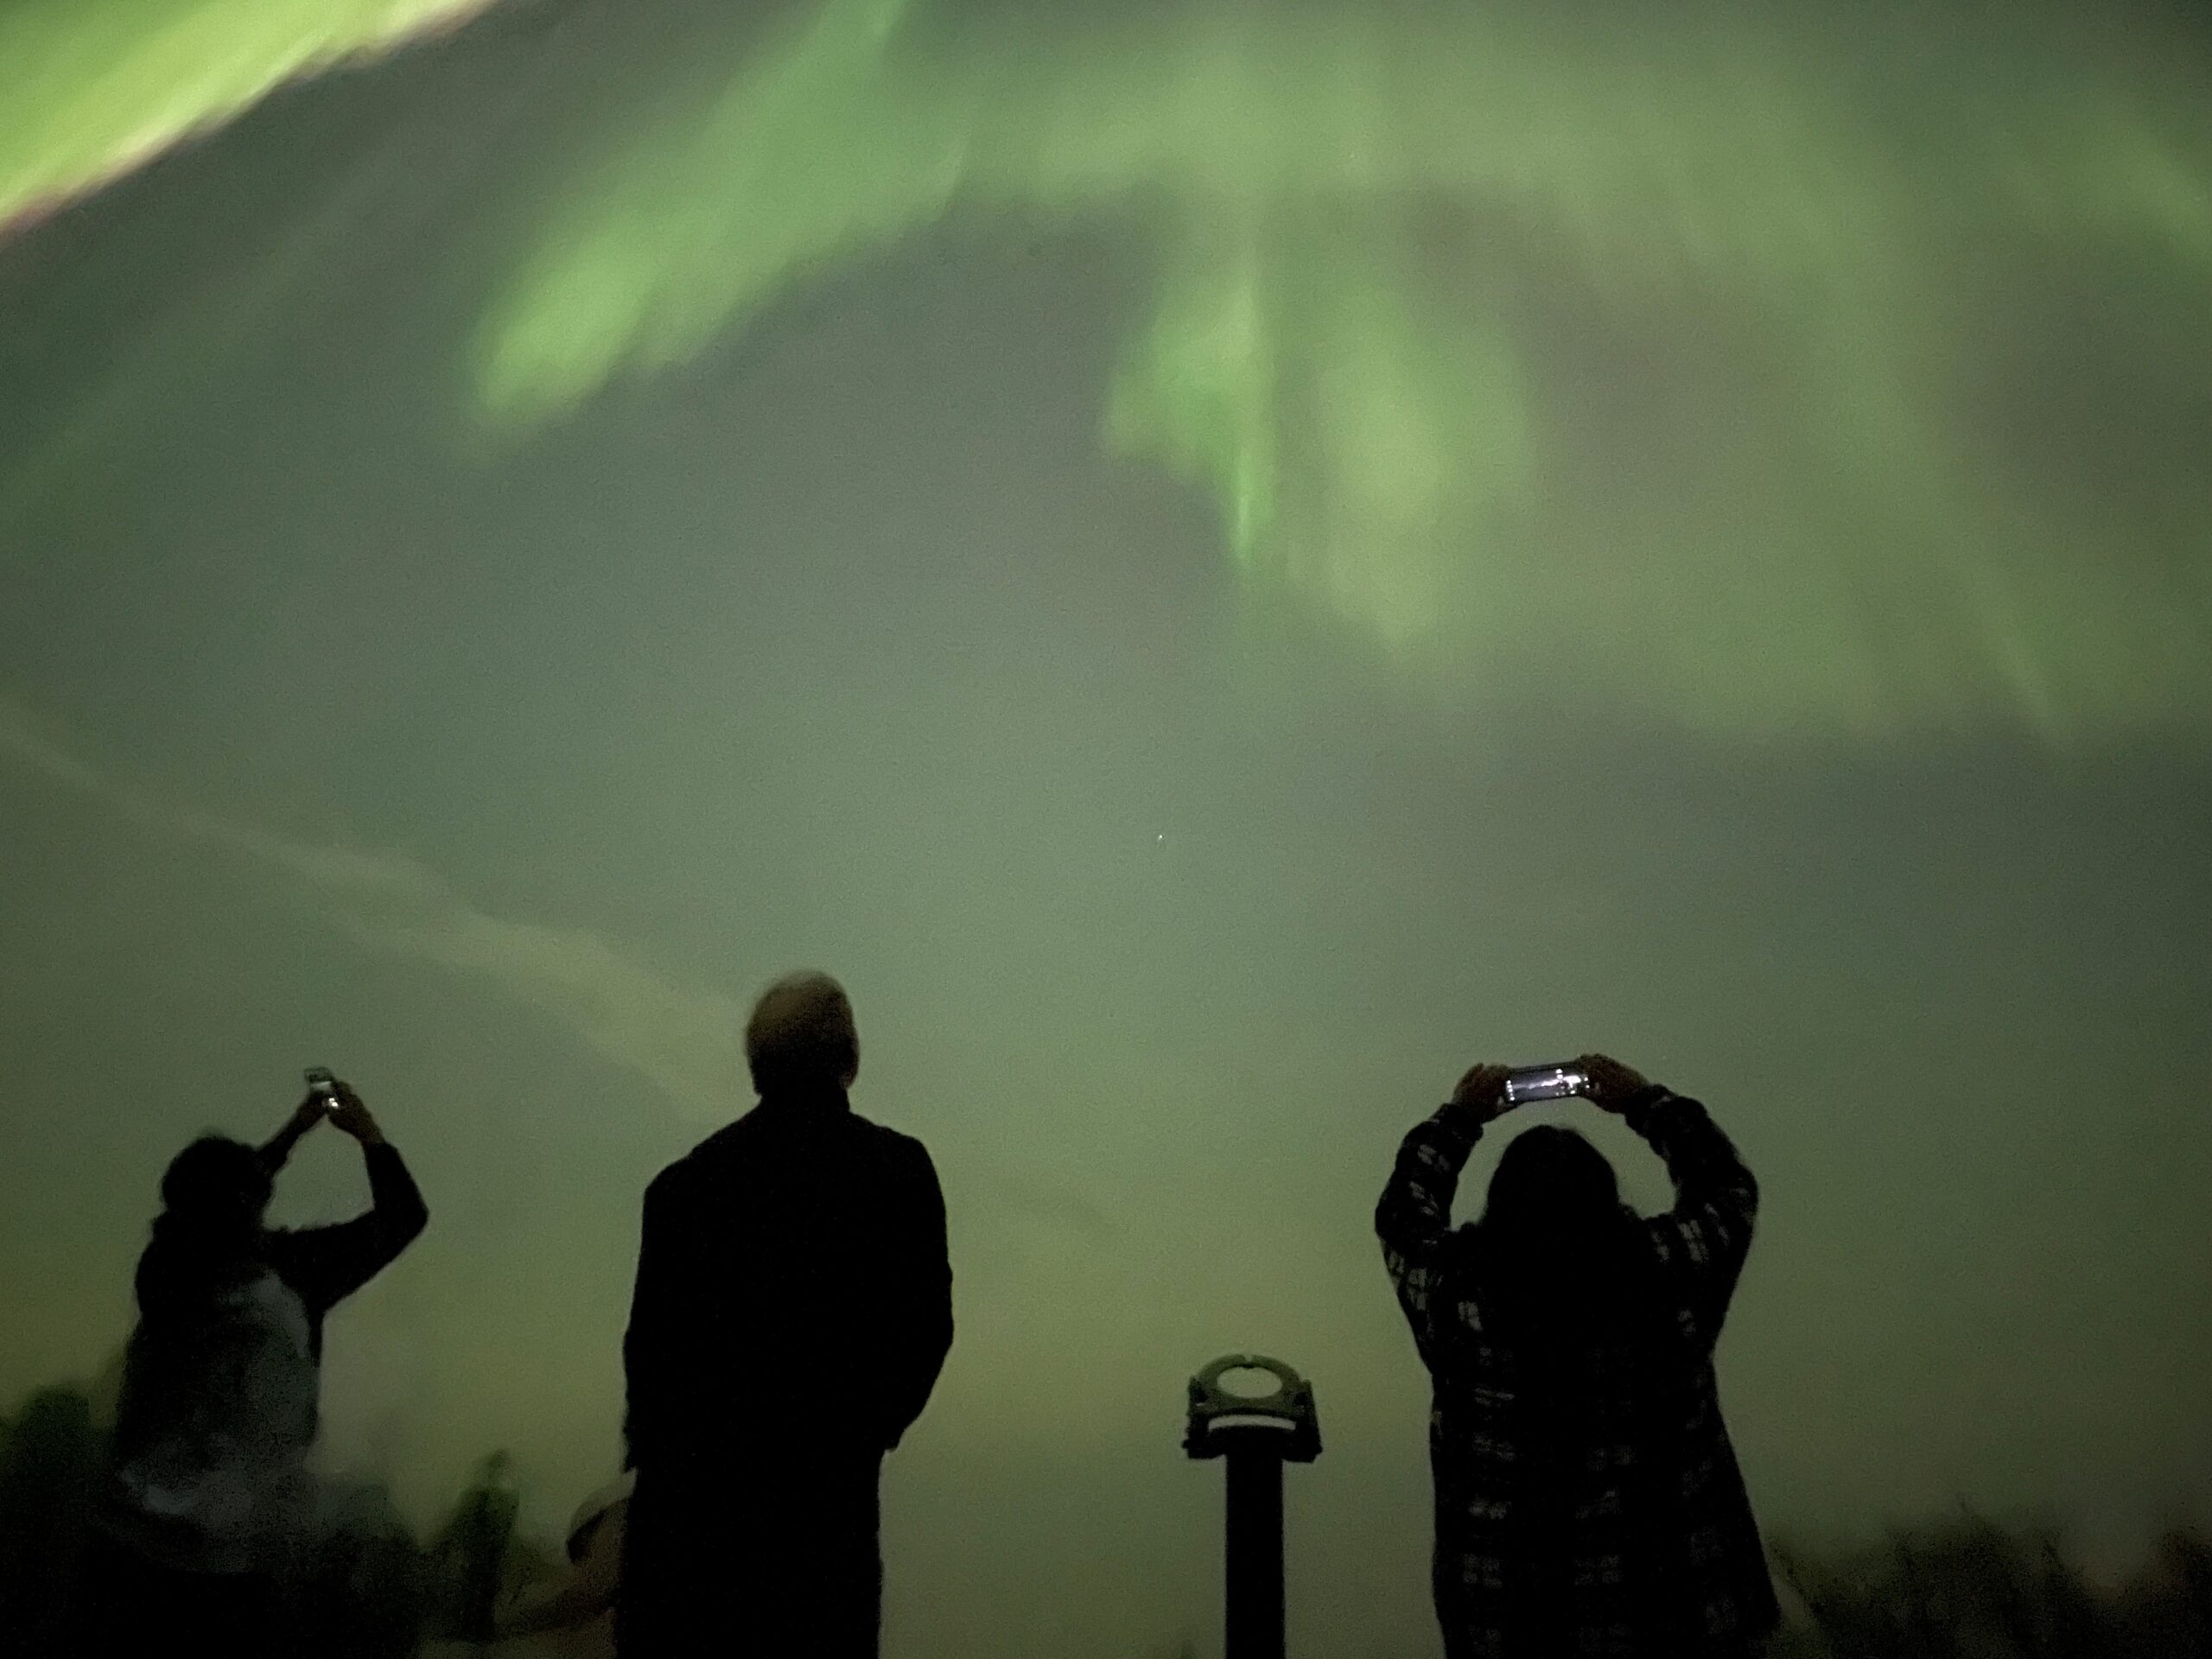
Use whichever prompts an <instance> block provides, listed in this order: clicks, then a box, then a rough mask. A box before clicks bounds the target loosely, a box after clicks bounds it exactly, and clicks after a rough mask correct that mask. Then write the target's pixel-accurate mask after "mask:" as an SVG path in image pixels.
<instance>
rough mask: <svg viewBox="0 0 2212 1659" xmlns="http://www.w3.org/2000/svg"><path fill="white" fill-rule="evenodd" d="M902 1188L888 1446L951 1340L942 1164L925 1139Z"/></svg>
mask: <svg viewBox="0 0 2212 1659" xmlns="http://www.w3.org/2000/svg"><path fill="white" fill-rule="evenodd" d="M911 1144H912V1148H913V1152H912V1162H911V1164H910V1165H909V1166H908V1167H907V1168H906V1171H905V1172H904V1173H903V1177H902V1179H901V1180H900V1182H899V1186H898V1188H897V1189H896V1190H897V1192H898V1193H899V1204H898V1213H897V1215H896V1217H894V1225H893V1228H892V1230H891V1234H890V1247H891V1254H890V1259H889V1261H888V1262H886V1263H885V1267H886V1277H887V1284H886V1289H887V1299H886V1300H887V1306H886V1318H887V1325H888V1326H889V1330H888V1332H887V1335H888V1338H889V1344H890V1350H891V1353H890V1358H891V1367H890V1369H891V1378H892V1380H891V1384H890V1387H889V1389H887V1398H886V1401H885V1433H884V1446H885V1448H886V1449H887V1450H888V1449H890V1448H891V1447H893V1446H897V1445H898V1444H899V1440H900V1438H901V1437H902V1436H903V1435H905V1433H906V1431H907V1430H908V1429H909V1428H911V1427H913V1423H914V1420H915V1419H916V1418H918V1417H919V1416H920V1415H921V1414H922V1408H923V1407H924V1406H925V1405H927V1404H928V1403H929V1398H930V1391H931V1389H934V1388H936V1387H937V1379H938V1372H940V1371H941V1370H944V1357H945V1355H946V1354H947V1353H949V1352H950V1351H951V1348H952V1262H951V1259H950V1253H949V1251H948V1249H947V1247H946V1243H945V1229H944V1190H943V1189H942V1188H941V1187H940V1186H939V1185H938V1179H937V1166H936V1165H934V1164H932V1163H931V1161H930V1155H929V1153H928V1151H927V1150H926V1149H925V1147H923V1146H922V1144H921V1143H920V1142H919V1141H914V1142H912V1143H911Z"/></svg>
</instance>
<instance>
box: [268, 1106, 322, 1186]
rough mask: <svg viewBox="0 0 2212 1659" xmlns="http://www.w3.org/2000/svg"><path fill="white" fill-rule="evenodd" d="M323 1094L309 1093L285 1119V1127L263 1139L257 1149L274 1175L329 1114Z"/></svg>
mask: <svg viewBox="0 0 2212 1659" xmlns="http://www.w3.org/2000/svg"><path fill="white" fill-rule="evenodd" d="M325 1116H327V1111H326V1109H325V1107H324V1104H323V1099H322V1096H321V1095H309V1096H308V1097H307V1098H306V1099H305V1100H302V1102H301V1103H299V1104H298V1105H297V1106H296V1107H294V1108H293V1109H292V1115H291V1116H289V1117H288V1118H286V1119H285V1120H284V1127H283V1128H281V1129H279V1130H277V1133H276V1134H274V1135H270V1137H269V1138H268V1139H267V1140H266V1141H263V1142H262V1143H261V1145H260V1146H259V1147H257V1152H258V1153H259V1154H260V1157H261V1166H262V1167H263V1168H264V1169H265V1170H267V1171H268V1172H269V1173H270V1174H271V1175H274V1174H275V1173H277V1171H278V1170H280V1169H282V1168H283V1167H284V1166H285V1165H286V1164H287V1163H289V1162H290V1161H291V1157H292V1148H293V1147H296V1146H297V1145H299V1144H300V1141H302V1139H303V1138H304V1137H305V1136H306V1135H307V1133H308V1130H310V1129H312V1128H315V1125H316V1124H318V1123H320V1122H322V1121H323V1119H324V1117H325Z"/></svg>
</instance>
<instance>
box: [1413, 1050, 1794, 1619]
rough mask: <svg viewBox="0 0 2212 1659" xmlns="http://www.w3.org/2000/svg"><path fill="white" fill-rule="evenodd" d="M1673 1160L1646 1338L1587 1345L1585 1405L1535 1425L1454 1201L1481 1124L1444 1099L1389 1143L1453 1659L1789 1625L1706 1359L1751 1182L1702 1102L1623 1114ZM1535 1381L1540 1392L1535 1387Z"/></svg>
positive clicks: (1582, 1376) (1749, 1205)
mask: <svg viewBox="0 0 2212 1659" xmlns="http://www.w3.org/2000/svg"><path fill="white" fill-rule="evenodd" d="M1621 1116H1622V1117H1623V1119H1624V1121H1625V1122H1627V1124H1628V1126H1629V1127H1630V1128H1631V1129H1633V1130H1635V1131H1636V1133H1637V1134H1638V1135H1642V1136H1643V1138H1644V1139H1645V1140H1646V1141H1649V1142H1650V1144H1651V1146H1652V1148H1653V1150H1655V1151H1656V1152H1657V1153H1658V1154H1659V1156H1660V1157H1661V1158H1662V1159H1663V1160H1665V1162H1666V1166H1667V1170H1668V1173H1669V1175H1670V1176H1671V1177H1672V1178H1673V1179H1674V1182H1675V1195H1676V1203H1675V1207H1674V1208H1673V1209H1672V1210H1670V1211H1668V1212H1667V1213H1665V1214H1664V1215H1661V1216H1656V1217H1651V1218H1649V1220H1646V1221H1643V1222H1642V1223H1641V1224H1640V1227H1638V1228H1637V1230H1636V1233H1635V1235H1634V1236H1635V1237H1636V1238H1637V1243H1638V1246H1639V1247H1640V1248H1642V1249H1647V1250H1648V1251H1649V1255H1650V1259H1651V1264H1652V1265H1653V1266H1654V1267H1655V1268H1656V1283H1657V1284H1658V1285H1659V1286H1660V1287H1661V1292H1660V1294H1662V1295H1664V1296H1665V1298H1666V1306H1665V1307H1664V1309H1663V1310H1662V1313H1664V1314H1666V1315H1670V1316H1671V1318H1663V1317H1662V1319H1659V1320H1658V1321H1657V1322H1656V1329H1657V1330H1658V1331H1659V1332H1661V1333H1662V1334H1661V1335H1660V1336H1659V1337H1657V1338H1652V1337H1645V1338H1636V1339H1633V1340H1630V1339H1625V1338H1624V1339H1622V1340H1619V1341H1616V1342H1614V1343H1612V1344H1611V1345H1609V1346H1606V1347H1605V1348H1602V1349H1599V1350H1596V1351H1590V1352H1587V1353H1584V1354H1581V1355H1580V1356H1578V1357H1577V1360H1576V1362H1575V1363H1577V1365H1578V1366H1579V1368H1580V1370H1579V1371H1578V1374H1577V1376H1575V1378H1574V1398H1575V1399H1576V1401H1577V1402H1578V1403H1577V1408H1576V1410H1575V1413H1574V1415H1573V1421H1571V1422H1570V1423H1569V1424H1568V1425H1567V1427H1565V1428H1564V1429H1562V1430H1560V1431H1559V1432H1558V1433H1556V1434H1555V1435H1553V1436H1549V1437H1547V1436H1546V1435H1544V1434H1543V1433H1541V1431H1540V1429H1539V1427H1538V1414H1537V1413H1536V1412H1535V1411H1534V1410H1532V1408H1531V1400H1532V1397H1535V1396H1534V1395H1532V1389H1531V1386H1530V1376H1529V1372H1530V1367H1529V1363H1527V1361H1526V1359H1525V1358H1524V1357H1523V1356H1522V1355H1520V1354H1518V1353H1516V1352H1515V1351H1513V1350H1512V1349H1511V1348H1510V1347H1509V1346H1507V1345H1506V1344H1503V1342H1501V1341H1500V1340H1498V1339H1497V1332H1496V1330H1495V1325H1494V1322H1493V1324H1492V1325H1490V1326H1486V1325H1485V1321H1484V1292H1483V1290H1482V1289H1481V1287H1480V1283H1479V1279H1480V1273H1479V1268H1481V1266H1483V1265H1484V1264H1482V1263H1479V1262H1474V1261H1471V1260H1470V1259H1469V1258H1468V1255H1467V1254H1466V1252H1465V1249H1454V1248H1453V1245H1454V1244H1464V1242H1465V1240H1466V1239H1470V1238H1472V1237H1474V1235H1472V1234H1471V1233H1463V1235H1462V1238H1461V1239H1460V1240H1458V1241H1455V1240H1454V1239H1453V1236H1452V1220H1451V1216H1452V1194H1453V1192H1454V1191H1455V1190H1456V1188H1457V1187H1458V1185H1459V1173H1460V1171H1461V1169H1462V1168H1463V1167H1465V1164H1466V1161H1467V1158H1468V1155H1469V1154H1470V1153H1471V1152H1472V1151H1473V1149H1474V1146H1475V1143H1476V1141H1478V1139H1480V1137H1481V1135H1482V1130H1483V1125H1482V1122H1481V1121H1480V1119H1479V1116H1478V1114H1476V1113H1474V1112H1471V1111H1469V1110H1467V1109H1464V1108H1461V1107H1457V1106H1446V1107H1444V1108H1443V1109H1440V1111H1438V1112H1437V1113H1436V1114H1435V1116H1432V1117H1430V1118H1428V1119H1427V1121H1425V1122H1421V1123H1420V1124H1417V1125H1416V1126H1415V1127H1414V1129H1413V1130H1412V1131H1411V1133H1409V1134H1408V1135H1407V1136H1406V1137H1405V1141H1404V1142H1403V1144H1402V1146H1401V1147H1400V1148H1399V1152H1398V1157H1397V1163H1396V1166H1395V1169H1394V1170H1393V1171H1392V1173H1391V1176H1390V1181H1389V1185H1387V1186H1386V1187H1385V1188H1384V1189H1383V1197H1382V1201H1381V1202H1380V1204H1378V1205H1376V1215H1375V1226H1376V1233H1377V1234H1378V1235H1379V1236H1380V1237H1381V1239H1382V1241H1383V1260H1384V1262H1386V1263H1387V1264H1388V1266H1389V1270H1390V1276H1391V1279H1392V1281H1394V1282H1395V1286H1396V1288H1397V1294H1398V1300H1399V1304H1400V1306H1402V1308H1403V1310H1404V1312H1405V1314H1406V1318H1407V1319H1408V1321H1409V1322H1410V1324H1411V1325H1412V1326H1413V1332H1414V1342H1415V1344H1416V1345H1417V1346H1418V1348H1419V1349H1420V1351H1421V1357H1422V1359H1423V1361H1424V1362H1425V1363H1427V1367H1428V1370H1429V1373H1430V1376H1431V1377H1432V1379H1433V1383H1434V1388H1435V1392H1434V1402H1433V1409H1432V1411H1431V1414H1430V1419H1429V1457H1430V1462H1431V1465H1432V1467H1433V1471H1434V1473H1435V1484H1436V1548H1435V1556H1434V1560H1433V1584H1434V1588H1435V1593H1436V1601H1437V1613H1438V1618H1439V1619H1440V1622H1441V1623H1442V1624H1443V1626H1444V1636H1445V1645H1446V1653H1447V1654H1448V1655H1449V1656H1450V1659H1529V1656H1534V1659H1561V1656H1579V1659H1580V1656H1589V1659H1595V1656H1618V1659H1627V1656H1637V1659H1642V1656H1648V1655H1654V1654H1666V1655H1678V1654H1685V1653H1700V1654H1701V1653H1707V1652H1719V1651H1727V1650H1730V1649H1736V1650H1738V1651H1741V1650H1744V1649H1746V1648H1748V1647H1749V1646H1750V1645H1751V1643H1755V1642H1756V1641H1757V1640H1758V1638H1760V1637H1763V1636H1764V1633H1765V1632H1767V1631H1769V1630H1772V1629H1773V1628H1774V1626H1775V1625H1776V1624H1777V1622H1778V1620H1779V1618H1780V1609H1779V1606H1778V1605H1777V1602H1776V1599H1775V1595H1774V1588H1773V1586H1772V1584H1771V1582H1770V1580H1769V1578H1768V1575H1767V1569H1766V1561H1765V1554H1764V1549H1763V1548H1762V1546H1761V1543H1760V1541H1759V1535H1758V1527H1757V1525H1756V1523H1755V1522H1753V1520H1752V1516H1751V1503H1750V1501H1749V1499H1748V1498H1747V1497H1746V1496H1745V1491H1744V1483H1743V1478H1742V1476H1741V1474H1740V1473H1739V1472H1738V1469H1737V1465H1736V1458H1735V1453H1734V1451H1733V1449H1732V1447H1731V1446H1730V1445H1729V1440H1728V1431H1727V1428H1726V1425H1725V1424H1724V1423H1723V1422H1722V1421H1721V1416H1720V1403H1719V1395H1718V1392H1717V1389H1716V1385H1715V1382H1714V1377H1713V1344H1714V1342H1715V1341H1716V1339H1717V1338H1719V1334H1720V1327H1721V1323H1722V1320H1723V1319H1725V1317H1726V1313H1727V1309H1728V1302H1729V1299H1730V1296H1731V1295H1732V1293H1733V1291H1734V1289H1735V1286H1736V1280H1737V1275H1738V1274H1739V1273H1740V1272H1741V1271H1742V1268H1743V1265H1744V1258H1745V1254H1746V1252H1747V1251H1748V1250H1749V1249H1750V1248H1751V1224H1752V1218H1753V1217H1754V1215H1755V1214H1756V1212H1757V1211H1758V1183H1757V1182H1756V1181H1755V1180H1754V1179H1752V1177H1751V1171H1750V1170H1749V1169H1747V1168H1745V1166H1744V1163H1743V1161H1742V1160H1741V1159H1740V1158H1738V1156H1737V1154H1736V1149H1735V1147H1733V1146H1732V1144H1731V1143H1730V1142H1729V1140H1728V1137H1727V1136H1726V1135H1724V1134H1723V1133H1722V1132H1721V1131H1720V1130H1719V1128H1715V1127H1714V1125H1713V1121H1712V1119H1711V1118H1709V1117H1708V1116H1707V1115H1706V1111H1705V1108H1704V1107H1703V1106H1701V1105H1700V1104H1699V1103H1697V1102H1695V1101H1694V1100H1690V1099H1688V1098H1686V1097H1684V1096H1679V1095H1675V1094H1672V1093H1670V1092H1669V1091H1668V1090H1663V1089H1661V1088H1657V1087H1653V1088H1651V1089H1649V1090H1646V1091H1644V1092H1643V1093H1642V1094H1641V1095H1639V1096H1637V1097H1636V1098H1634V1099H1633V1100H1631V1101H1630V1103H1628V1104H1627V1106H1626V1107H1625V1109H1624V1110H1623V1112H1622V1114H1621ZM1542 1392H1544V1391H1543V1390H1536V1391H1535V1394H1541V1393H1542Z"/></svg>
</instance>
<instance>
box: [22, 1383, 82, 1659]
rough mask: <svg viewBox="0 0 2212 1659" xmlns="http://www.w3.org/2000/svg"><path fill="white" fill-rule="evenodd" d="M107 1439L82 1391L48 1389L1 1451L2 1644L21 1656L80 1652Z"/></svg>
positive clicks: (28, 1407)
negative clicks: (80, 1608)
mask: <svg viewBox="0 0 2212 1659" xmlns="http://www.w3.org/2000/svg"><path fill="white" fill-rule="evenodd" d="M104 1455H105V1442H104V1440H103V1438H102V1436H101V1434H100V1433H99V1430H98V1429H97V1428H96V1427H94V1426H93V1423H92V1408H91V1407H90V1405H89V1404H88V1403H87V1402H86V1398H85V1395H84V1394H83V1393H82V1392H81V1391H79V1389H72V1388H52V1389H41V1390H40V1391H39V1392H38V1393H36V1394H34V1395H31V1396H30V1398H29V1400H27V1401H25V1402H23V1407H22V1410H21V1411H20V1412H18V1413H17V1414H16V1418H15V1421H14V1422H13V1423H12V1424H11V1425H10V1428H9V1431H8V1434H7V1440H6V1444H5V1446H0V1647H4V1648H5V1649H6V1650H7V1651H8V1652H10V1653H11V1654H16V1655H20V1656H22V1659H48V1656H54V1659H60V1656H61V1655H64V1654H72V1655H73V1652H74V1646H75V1644H74V1643H73V1642H72V1641H71V1640H70V1621H71V1620H72V1618H73V1616H74V1612H75V1609H76V1606H77V1594H78V1569H79V1562H80V1560H81V1559H82V1556H83V1552H84V1542H85V1529H86V1523H87V1522H88V1521H89V1520H90V1518H91V1514H92V1491H93V1484H94V1482H95V1481H96V1480H97V1479H98V1478H99V1469H100V1463H101V1459H102V1458H103V1456H104Z"/></svg>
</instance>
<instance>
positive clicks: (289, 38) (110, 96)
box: [0, 0, 485, 226]
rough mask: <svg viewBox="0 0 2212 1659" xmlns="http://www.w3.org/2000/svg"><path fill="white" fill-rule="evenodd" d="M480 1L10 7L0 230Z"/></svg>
mask: <svg viewBox="0 0 2212 1659" xmlns="http://www.w3.org/2000/svg"><path fill="white" fill-rule="evenodd" d="M484 3H485V0H8V3H7V4H6V5H4V6H0V226H6V225H7V223H8V222H9V221H10V219H15V218H16V217H17V216H18V215H19V214H22V213H26V212H30V211H34V210H35V209H37V208H38V207H41V206H43V205H49V204H52V203H54V202H58V201H60V200H66V199H67V198H68V197H70V196H73V195H75V194H78V193H79V192H80V191H82V190H83V189H85V188H86V187H87V186H88V185H90V184H92V183H94V182H97V181H99V180H102V179H105V178H107V177H109V176H111V175H114V174H116V173H119V172H122V171H124V170H125V169H127V168H130V167H132V166H134V165H136V164H137V162H141V161H143V160H144V159H146V158H147V157H148V156H152V155H155V154H156V153H157V152H159V151H161V150H162V149H166V148H168V146H169V145H170V144H172V143H175V142H176V141H177V140H178V139H180V138H182V137H186V136H188V135H189V134H191V133H194V132H197V131H200V130H204V129H206V128H208V127H212V126H214V125H217V124H220V123H221V122H224V121H226V120H228V119H230V118H232V116H234V115H236V114H237V113H238V111H241V110H243V109H245V107H246V106H247V105H251V104H252V103H253V102H254V101H255V100H257V99H260V98H261V97H263V96H264V94H266V93H267V92H270V90H271V89H272V88H274V87H276V86H278V85H280V84H282V83H283V81H285V80H288V79H291V78H292V77H294V76H296V75H299V74H302V73H306V72H309V71H312V70H315V69H318V68H321V67H324V66H326V65H327V64H330V63H334V62H335V61H337V60H340V59H341V58H344V57H346V56H349V55H351V54H356V53H359V52H361V51H365V50H367V49H369V48H375V47H379V46H382V45H385V44H386V43H388V42H391V41H397V40H399V39H401V38H403V37H404V36H406V35H410V34H413V33H416V32H419V31H421V30H423V29H428V28H430V27H433V26H435V25H436V24H439V23H442V22H448V21H450V20H452V19H454V18H455V17H457V16H462V15H464V14H466V13H468V12H472V11H475V10H480V9H481V7H482V6H483V4H484Z"/></svg>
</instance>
